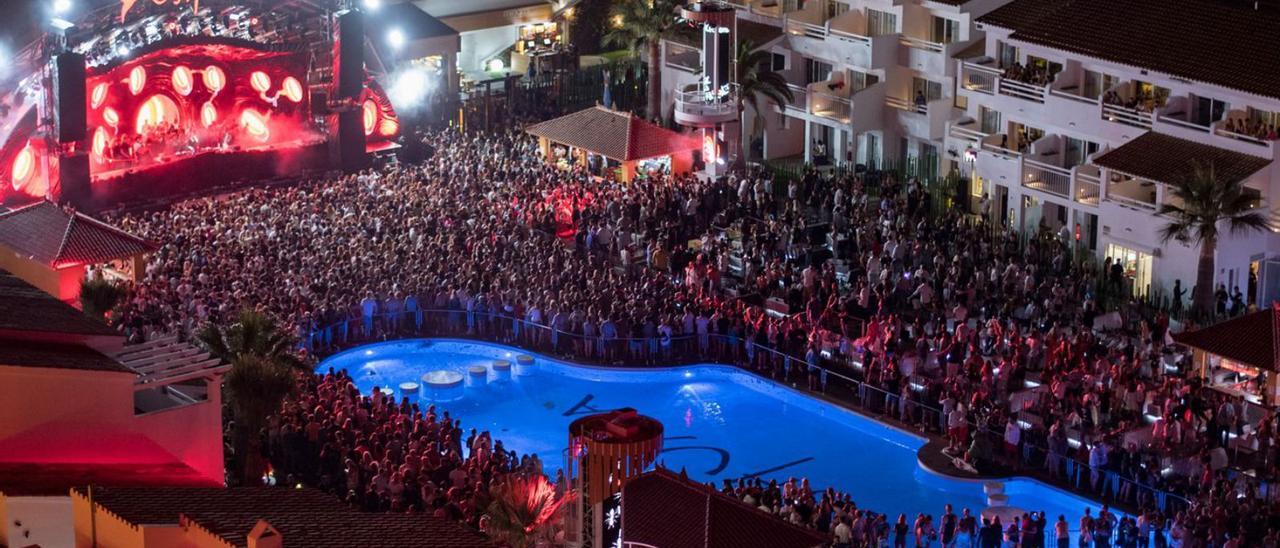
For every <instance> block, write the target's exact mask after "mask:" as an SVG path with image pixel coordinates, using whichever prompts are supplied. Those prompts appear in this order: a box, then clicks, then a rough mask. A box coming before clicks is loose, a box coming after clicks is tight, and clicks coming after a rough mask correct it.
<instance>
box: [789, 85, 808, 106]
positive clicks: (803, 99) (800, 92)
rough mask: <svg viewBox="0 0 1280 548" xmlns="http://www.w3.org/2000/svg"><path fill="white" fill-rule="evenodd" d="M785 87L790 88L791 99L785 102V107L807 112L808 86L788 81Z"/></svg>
mask: <svg viewBox="0 0 1280 548" xmlns="http://www.w3.org/2000/svg"><path fill="white" fill-rule="evenodd" d="M787 89H789V90H791V101H790V102H788V103H787V109H790V110H798V111H800V112H809V88H807V87H804V86H798V85H796V84H791V83H788V84H787Z"/></svg>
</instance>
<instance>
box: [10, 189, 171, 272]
mask: <svg viewBox="0 0 1280 548" xmlns="http://www.w3.org/2000/svg"><path fill="white" fill-rule="evenodd" d="M0 246H4V247H7V248H9V249H12V250H13V251H15V252H18V253H21V254H24V255H28V256H31V257H32V258H33V259H35V260H36V261H39V262H40V263H42V264H45V265H47V266H51V267H55V268H58V267H62V266H69V265H77V264H94V263H105V262H107V261H113V260H116V259H124V258H127V257H132V256H134V255H138V254H141V253H148V252H151V251H154V250H155V249H156V246H155V244H152V243H151V242H148V241H146V240H144V239H142V238H139V237H137V236H134V235H132V234H129V233H127V232H125V231H123V230H120V229H118V228H115V227H113V226H111V225H108V224H106V223H104V222H102V221H99V220H97V219H94V218H93V217H90V216H88V215H85V214H83V213H79V212H70V211H67V210H64V209H62V208H61V207H58V205H57V204H54V203H53V202H50V201H47V200H46V201H42V202H36V203H34V204H31V205H27V206H24V207H20V208H18V209H14V210H11V211H7V212H4V213H0Z"/></svg>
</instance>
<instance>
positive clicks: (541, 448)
mask: <svg viewBox="0 0 1280 548" xmlns="http://www.w3.org/2000/svg"><path fill="white" fill-rule="evenodd" d="M524 353H526V352H525V351H522V350H518V349H515V348H509V347H504V346H500V345H493V344H486V343H476V342H471V341H456V340H411V341H397V342H388V343H381V344H374V345H369V346H364V347H360V348H356V349H353V350H349V351H346V352H343V353H341V354H337V355H335V356H333V357H331V358H329V359H327V360H325V361H324V362H322V363H321V364H320V366H319V370H320V371H324V370H327V368H330V367H332V368H334V369H346V370H347V371H348V373H350V374H351V376H352V377H353V378H354V379H355V380H356V384H357V386H358V387H359V388H360V390H361V391H362V392H363V393H366V394H367V393H370V391H371V390H372V389H373V387H374V386H379V387H398V386H399V385H400V383H402V382H406V381H412V382H418V381H419V379H420V378H421V377H422V375H423V374H424V373H427V372H430V371H435V370H442V369H443V370H451V371H456V372H459V373H462V374H463V375H464V376H465V375H466V374H467V372H468V368H470V367H472V366H476V365H480V366H486V367H488V376H487V379H486V381H487V382H485V383H483V386H466V387H464V388H457V389H454V391H453V392H449V393H445V394H440V395H439V397H438V398H437V399H438V400H440V401H436V402H435V403H437V406H438V407H440V408H443V409H445V410H448V411H449V412H450V414H451V415H453V416H454V417H456V418H459V419H461V420H462V426H463V428H464V429H467V430H469V429H471V428H476V429H477V430H478V431H483V430H488V431H490V432H491V433H492V434H493V436H494V438H495V439H500V440H502V441H503V443H504V444H505V445H506V446H507V448H508V449H514V450H516V451H518V452H520V453H537V454H538V456H539V457H540V458H541V459H542V461H543V463H544V465H545V466H546V468H547V470H546V472H547V473H548V474H550V475H552V476H553V477H554V474H555V471H556V470H558V469H560V468H561V467H562V466H563V465H564V462H563V459H564V456H563V451H564V448H565V446H566V445H567V443H568V425H569V423H570V422H571V421H573V420H574V419H576V418H577V417H579V416H581V415H584V414H590V413H593V412H597V411H603V410H609V409H614V408H618V407H634V408H636V409H637V410H638V411H639V412H640V413H642V414H645V415H649V416H652V417H654V418H657V419H658V420H660V421H662V423H663V425H664V426H665V429H666V442H665V450H664V452H663V453H662V455H661V456H660V461H661V462H662V463H663V464H665V465H666V466H667V467H669V468H672V469H675V470H679V469H681V468H684V469H686V470H687V471H688V473H689V475H690V476H691V477H693V478H694V479H697V480H700V481H715V482H716V485H717V486H718V485H719V484H720V480H722V479H726V478H732V479H736V478H739V477H742V476H744V475H759V476H761V477H762V478H764V479H765V480H768V479H770V478H776V479H778V480H779V481H780V482H781V481H785V480H786V479H787V478H788V477H791V476H794V477H797V478H799V477H807V478H809V480H810V482H811V484H812V485H813V487H814V490H815V491H817V490H820V489H822V488H825V487H826V486H828V485H833V486H835V487H836V488H838V489H840V490H844V491H848V492H850V493H852V495H853V497H854V500H855V501H857V502H858V504H859V506H862V507H865V508H870V509H872V510H875V511H877V512H884V513H888V514H889V515H890V517H891V518H894V517H896V516H897V514H899V513H906V514H907V516H908V518H909V519H913V518H914V516H915V515H916V513H918V512H927V513H931V514H933V515H934V516H937V515H939V514H941V513H942V510H943V504H944V503H948V502H949V503H951V504H952V505H954V507H955V510H956V513H959V512H960V509H961V508H966V507H967V508H970V509H971V510H972V511H973V512H974V513H975V514H977V513H979V512H981V510H982V509H983V508H985V507H986V497H985V496H984V495H983V492H982V483H981V482H976V481H963V480H956V479H951V478H946V477H942V476H938V475H936V474H933V473H932V472H929V471H927V470H925V469H923V468H921V467H920V465H919V464H918V462H917V460H916V451H917V449H919V447H920V446H922V445H923V444H924V442H925V440H924V439H922V438H920V437H917V436H915V435H913V434H910V433H906V432H903V431H900V430H897V429H894V428H891V427H888V426H885V425H883V424H880V423H878V422H876V421H874V420H871V419H868V418H865V417H862V416H860V415H858V414H856V413H853V412H851V411H848V410H845V409H842V408H840V407H837V406H834V405H831V404H828V403H825V402H822V401H820V400H817V399H814V398H811V397H809V396H806V395H804V394H802V393H800V392H797V391H794V390H792V389H790V388H787V387H785V386H781V385H778V384H777V383H774V382H772V381H769V380H764V379H762V378H759V377H756V376H754V375H751V374H748V373H746V372H743V371H740V370H737V369H734V368H732V367H727V366H719V365H702V366H694V367H674V368H659V369H645V370H643V371H641V370H627V369H617V368H610V369H604V368H595V367H585V366H580V365H571V364H567V363H563V362H559V361H556V360H553V359H550V358H546V357H543V356H536V358H537V360H536V365H535V366H534V367H533V368H531V371H530V372H527V373H528V374H524V373H526V372H525V371H516V372H513V373H510V374H499V373H496V372H494V371H493V369H492V367H489V366H490V364H492V362H493V361H494V360H495V359H508V360H511V361H513V362H514V357H515V356H516V355H518V354H524ZM515 369H516V368H515V367H513V370H515ZM396 397H397V398H399V397H400V393H399V389H398V388H397V389H396ZM430 400H431V398H430V397H428V396H427V395H425V394H424V395H423V396H422V399H421V402H420V403H428V402H430ZM443 400H448V401H443ZM1005 491H1006V494H1008V495H1009V499H1010V500H1009V505H1010V506H1015V507H1020V508H1023V509H1026V510H1036V511H1039V510H1043V511H1045V512H1046V513H1047V514H1048V518H1049V521H1050V522H1052V521H1053V520H1055V519H1056V518H1057V516H1058V515H1059V514H1063V515H1066V516H1067V519H1068V521H1069V523H1070V524H1071V525H1072V528H1073V529H1074V528H1075V527H1076V526H1077V524H1078V523H1079V516H1080V515H1081V514H1082V513H1083V511H1084V508H1085V507H1086V506H1095V505H1094V504H1092V503H1090V502H1088V501H1086V500H1084V499H1081V498H1079V497H1076V496H1074V495H1071V494H1069V493H1066V492H1063V491H1060V490H1057V489H1053V488H1050V487H1047V486H1045V485H1043V484H1041V483H1039V482H1036V481H1033V480H1023V479H1018V480H1010V481H1007V482H1006V484H1005ZM1096 512H1097V508H1096V507H1095V508H1094V513H1095V514H1096Z"/></svg>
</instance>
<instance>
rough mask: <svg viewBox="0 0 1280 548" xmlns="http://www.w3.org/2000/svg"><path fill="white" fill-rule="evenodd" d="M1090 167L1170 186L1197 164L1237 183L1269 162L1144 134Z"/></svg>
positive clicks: (1232, 152)
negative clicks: (1169, 184)
mask: <svg viewBox="0 0 1280 548" xmlns="http://www.w3.org/2000/svg"><path fill="white" fill-rule="evenodd" d="M1093 163H1095V164H1097V165H1100V166H1102V167H1105V168H1108V169H1113V170H1115V171H1119V172H1122V173H1127V174H1129V175H1133V176H1136V177H1141V178H1143V179H1149V180H1152V181H1157V182H1161V183H1172V182H1174V181H1177V180H1179V179H1181V178H1182V177H1185V176H1186V175H1188V174H1190V173H1192V172H1193V171H1194V169H1195V166H1196V165H1197V164H1200V165H1210V164H1212V165H1213V169H1214V173H1215V174H1216V175H1217V176H1218V177H1219V178H1222V179H1226V180H1231V181H1239V180H1243V179H1245V178H1248V177H1249V176H1250V175H1253V174H1254V173H1257V172H1258V171H1259V170H1261V169H1262V168H1264V167H1267V165H1268V164H1270V163H1271V160H1268V159H1266V158H1260V157H1258V156H1253V155H1251V154H1244V153H1242V152H1236V151H1234V150H1227V149H1225V148H1218V147H1215V146H1211V145H1206V144H1201V143H1197V142H1195V141H1188V140H1186V139H1180V138H1178V137H1171V136H1169V135H1164V134H1161V133H1156V132H1153V131H1148V132H1146V133H1144V134H1142V135H1139V136H1138V138H1136V139H1133V140H1132V141H1129V142H1127V143H1125V144H1123V145H1120V146H1119V147H1117V148H1116V149H1114V150H1111V151H1108V152H1105V153H1103V154H1102V155H1101V156H1098V157H1097V158H1095V159H1094V161H1093Z"/></svg>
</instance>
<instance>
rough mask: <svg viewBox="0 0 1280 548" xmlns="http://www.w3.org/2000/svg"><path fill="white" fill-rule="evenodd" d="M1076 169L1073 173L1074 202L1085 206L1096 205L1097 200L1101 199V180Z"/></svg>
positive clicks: (1078, 168)
mask: <svg viewBox="0 0 1280 548" xmlns="http://www.w3.org/2000/svg"><path fill="white" fill-rule="evenodd" d="M1080 170H1081V168H1080V167H1077V168H1076V171H1075V177H1076V195H1075V201H1076V202H1079V203H1082V204H1085V205H1092V206H1096V205H1098V200H1100V199H1101V198H1102V194H1101V189H1102V179H1100V178H1098V176H1097V175H1092V174H1089V173H1084V172H1082V171H1080Z"/></svg>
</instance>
